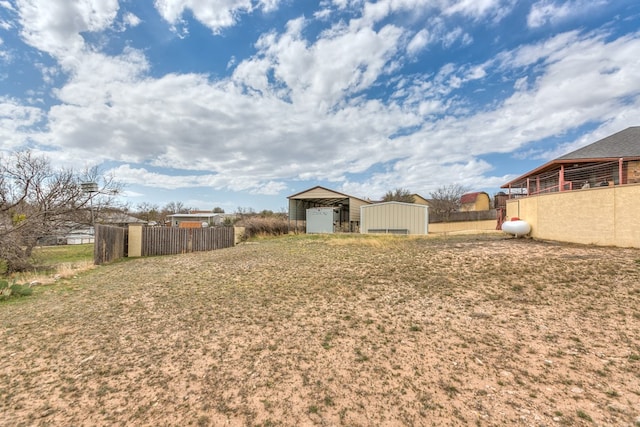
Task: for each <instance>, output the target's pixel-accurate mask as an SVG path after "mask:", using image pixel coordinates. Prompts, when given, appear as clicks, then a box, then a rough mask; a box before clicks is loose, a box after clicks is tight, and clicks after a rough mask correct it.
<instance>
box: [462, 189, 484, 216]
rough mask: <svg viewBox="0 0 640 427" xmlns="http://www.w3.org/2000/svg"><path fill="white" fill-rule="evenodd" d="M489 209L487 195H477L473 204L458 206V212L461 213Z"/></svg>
mask: <svg viewBox="0 0 640 427" xmlns="http://www.w3.org/2000/svg"><path fill="white" fill-rule="evenodd" d="M489 209H491V203H490V200H489V195H488V194H486V193H478V195H477V196H476V200H475V201H474V202H473V203H464V204H463V205H462V206H460V210H461V211H463V212H469V211H488V210H489Z"/></svg>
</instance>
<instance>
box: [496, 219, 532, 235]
mask: <svg viewBox="0 0 640 427" xmlns="http://www.w3.org/2000/svg"><path fill="white" fill-rule="evenodd" d="M502 231H504V232H505V233H509V234H514V235H515V236H516V237H519V236H525V235H527V234H529V233H530V232H531V226H530V225H529V223H528V222H527V221H523V220H521V219H520V218H511V220H510V221H505V222H503V223H502Z"/></svg>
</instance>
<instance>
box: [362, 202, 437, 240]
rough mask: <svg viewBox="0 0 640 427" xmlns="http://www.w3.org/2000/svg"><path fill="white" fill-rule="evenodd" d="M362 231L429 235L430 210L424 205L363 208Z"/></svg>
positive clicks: (395, 204)
mask: <svg viewBox="0 0 640 427" xmlns="http://www.w3.org/2000/svg"><path fill="white" fill-rule="evenodd" d="M361 212H362V214H361V215H362V217H361V231H362V233H368V232H369V230H374V229H406V230H408V232H409V234H427V233H428V225H427V224H428V208H427V207H426V206H424V205H414V204H411V205H410V204H402V203H393V202H391V203H379V204H373V205H363V206H362V207H361Z"/></svg>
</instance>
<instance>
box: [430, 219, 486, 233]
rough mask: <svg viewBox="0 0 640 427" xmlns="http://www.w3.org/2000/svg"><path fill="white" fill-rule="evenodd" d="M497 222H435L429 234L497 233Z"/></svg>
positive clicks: (431, 224)
mask: <svg viewBox="0 0 640 427" xmlns="http://www.w3.org/2000/svg"><path fill="white" fill-rule="evenodd" d="M496 224H497V220H495V219H491V220H483V221H456V222H435V223H433V222H432V223H430V224H429V233H463V232H478V233H485V232H495V231H496Z"/></svg>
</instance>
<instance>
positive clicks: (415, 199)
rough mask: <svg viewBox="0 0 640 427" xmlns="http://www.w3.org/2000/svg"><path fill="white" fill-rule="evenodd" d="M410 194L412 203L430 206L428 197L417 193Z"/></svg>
mask: <svg viewBox="0 0 640 427" xmlns="http://www.w3.org/2000/svg"><path fill="white" fill-rule="evenodd" d="M412 196H413V203H415V204H416V205H424V206H431V201H430V200H429V199H425V198H424V197H422V196H421V195H419V194H413V195H412Z"/></svg>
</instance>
